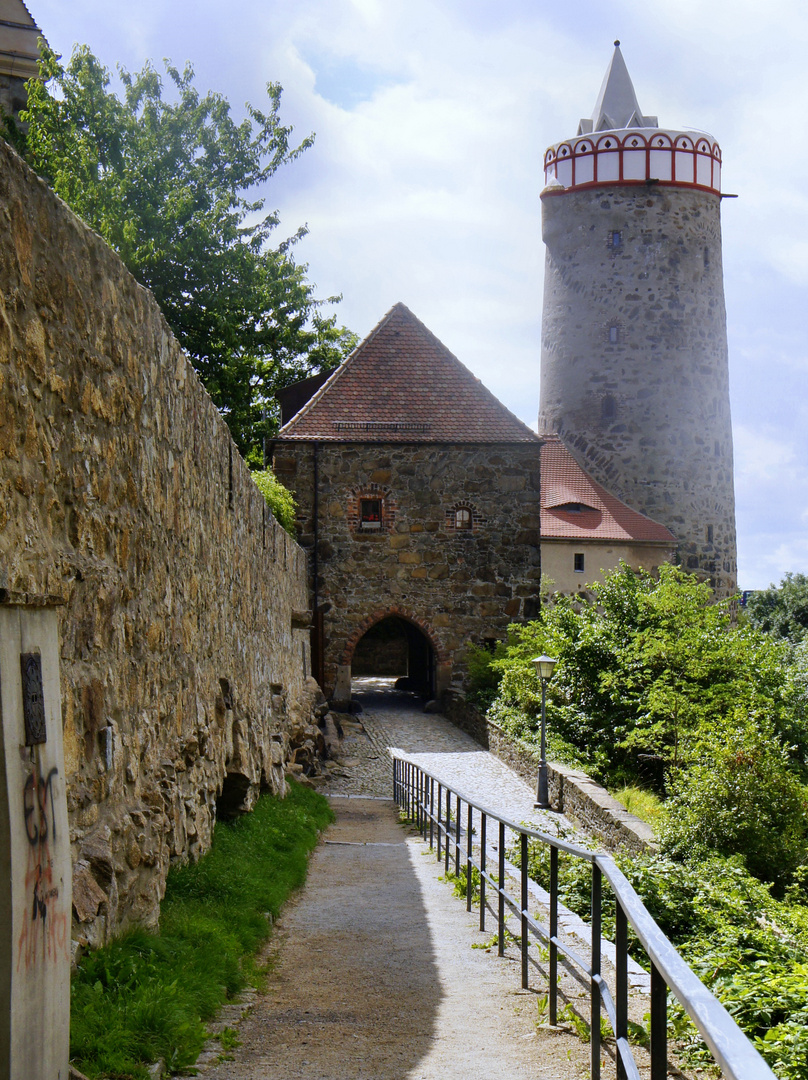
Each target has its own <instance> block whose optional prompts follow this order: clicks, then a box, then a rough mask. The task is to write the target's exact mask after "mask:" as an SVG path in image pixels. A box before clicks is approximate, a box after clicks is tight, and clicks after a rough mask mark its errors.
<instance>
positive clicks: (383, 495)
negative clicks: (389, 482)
mask: <svg viewBox="0 0 808 1080" xmlns="http://www.w3.org/2000/svg"><path fill="white" fill-rule="evenodd" d="M365 499H368V500H373V501H375V502H378V503H380V505H381V521H380V522H379V523H378V525H377V524H376V523H375V522H374V523H373V524H372V525H371V524H367V525H363V523H362V502H363V501H364V500H365ZM396 510H397V507H396V501H395V499H394V498H393V496H392V493H391V489H390V488H389V487H382V486H381V484H365V485H364V486H363V487H359V488H354V489H353V490H352V491H351V492H350V493H349V495H348V507H347V518H348V528H349V529H350V530H351V532H352V533H358V534H360V535H362V536H372V535H375V536H378V535H380V534H381V533H389V532H392V531H393V528H394V526H395V523H396Z"/></svg>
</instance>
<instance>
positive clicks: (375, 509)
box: [359, 499, 382, 531]
mask: <svg viewBox="0 0 808 1080" xmlns="http://www.w3.org/2000/svg"><path fill="white" fill-rule="evenodd" d="M359 525H360V527H361V528H362V529H367V530H368V531H370V530H373V529H381V527H382V500H381V499H360V500H359Z"/></svg>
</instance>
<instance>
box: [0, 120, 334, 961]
mask: <svg viewBox="0 0 808 1080" xmlns="http://www.w3.org/2000/svg"><path fill="white" fill-rule="evenodd" d="M0 603H4V604H14V605H23V606H50V605H55V606H57V607H58V612H59V636H60V650H61V657H60V661H61V692H62V715H63V718H64V745H65V772H66V779H67V784H68V806H69V816H70V835H71V842H72V857H73V864H74V891H73V896H74V938H75V940H76V941H78V942H79V943H89V944H92V945H96V944H100V943H101V942H103V941H104V940H106V939H107V938H108V937H109V935H110V934H111V933H112V932H113V931H116V930H119V929H121V928H124V927H126V926H127V925H129V924H133V923H145V924H150V923H154V922H155V921H156V919H157V917H158V914H159V901H160V898H161V896H162V893H163V890H164V884H165V877H166V873H167V870H168V868H169V865H170V864H171V863H172V862H174V861H176V860H183V859H186V858H191V859H195V858H196V857H198V856H199V854H200V853H202V852H203V851H204V850H205V849H206V848H207V847H208V845H209V843H210V838H211V829H212V826H213V822H214V819H215V816H216V812H217V800H218V802H219V809H220V810H222V809H228V810H231V811H232V810H235V809H247V808H249V807H250V806H251V804H252V801H253V799H254V797H255V795H256V793H257V792H258V790H259V788H260V787H261V786H265V787H268V788H271V789H273V790H276V791H281V790H283V789H284V787H285V780H284V769H285V766H286V763H287V761H288V759H289V757H290V755H291V754H292V752H293V750H294V748H295V747H298V753H297V755H296V758H297V761H298V762H299V761H300V748H301V747H303V749H304V751H305V752H308V751H310V750H311V749H312V747H313V746H314V743H315V742H316V739H317V737H318V732H317V728H316V727H313V726H312V723H311V722H312V716H313V711H312V710H313V709H314V708H315V706H317V707H318V713H322V712H323V711H324V705H323V704H322V699H319V706H318V705H317V703H318V693H319V691H318V688H317V686H316V683H314V681H313V680H312V679H311V678H309V677H308V676H309V675H310V666H309V665H310V658H309V644H308V636H309V635H308V629H307V627H308V622H309V616H308V614H307V612H306V608H307V594H306V567H305V559H304V556H303V554H302V552H301V550H300V549H299V548H298V546H297V545H296V544H295V543H294V541H293V540H292V539H291V538H290V537H289V536H288V535H287V534H286V533H285V532H284V530H283V529H282V528H281V527H280V526H279V525H278V524H277V522H276V521H275V520H274V518H273V517H272V514H271V513H270V511H269V509H268V507H267V505H266V503H265V501H264V499H263V497H262V496H261V494H260V492H259V491H258V489H257V488H256V486H255V485H254V484H253V482H252V480H251V479H250V475H249V472H248V470H247V469H246V467H245V465H244V464H243V462H242V460H241V458H240V457H239V455H238V452H237V451H236V448H235V446H234V444H233V442H232V439H231V438H230V434H229V432H228V429H227V427H226V425H225V424H224V422H223V420H222V418H221V416H220V415H219V413H218V412H217V410H216V408H215V407H214V405H213V403H212V402H211V400H210V398H209V397H208V395H207V394H206V392H205V391H204V389H203V388H202V386H201V384H200V382H199V380H198V379H197V377H196V375H195V373H194V371H193V369H192V368H191V365H190V363H189V362H188V360H187V359H186V357H185V356H184V354H183V353H182V351H181V350H180V348H179V345H178V344H177V342H176V341H175V339H174V338H173V336H172V334H171V332H170V330H169V328H168V326H167V324H166V322H165V320H164V319H163V317H162V315H161V313H160V311H159V310H158V308H157V305H156V304H155V302H154V300H153V298H152V296H151V294H150V293H149V292H147V291H146V290H145V289H143V288H141V287H140V286H139V285H138V284H137V283H136V282H135V281H134V280H133V279H132V277H131V276H130V275H129V274H128V273H127V271H126V269H125V268H124V266H123V264H122V263H121V261H120V260H119V259H118V257H117V256H116V255H115V254H114V253H113V252H112V251H111V250H110V249H109V248H108V247H107V246H106V244H104V243H103V242H102V240H101V239H100V238H99V237H98V236H97V235H96V234H95V233H93V232H92V231H91V230H90V229H88V228H87V227H86V226H85V225H84V224H83V223H82V222H81V221H80V220H79V219H78V218H77V217H75V215H73V214H72V213H71V212H70V211H69V210H68V209H67V207H66V206H65V205H64V204H63V203H62V202H61V201H60V200H59V199H57V198H56V197H55V196H54V195H53V193H52V192H51V191H50V190H49V189H48V188H47V187H46V186H45V185H44V184H43V183H42V182H41V181H40V180H39V179H38V178H37V177H36V176H35V175H34V174H33V173H32V172H31V171H30V170H29V169H27V168H26V166H25V165H24V164H23V162H22V161H21V160H20V159H19V158H18V157H17V156H16V155H15V154H14V153H13V151H11V150H10V149H9V148H8V147H7V146H6V144H5V143H2V142H0Z"/></svg>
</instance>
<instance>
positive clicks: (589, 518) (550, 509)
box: [541, 435, 676, 546]
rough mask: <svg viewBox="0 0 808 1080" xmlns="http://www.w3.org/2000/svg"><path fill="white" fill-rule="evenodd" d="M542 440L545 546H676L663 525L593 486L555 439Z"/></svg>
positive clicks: (604, 490) (563, 446)
mask: <svg viewBox="0 0 808 1080" xmlns="http://www.w3.org/2000/svg"><path fill="white" fill-rule="evenodd" d="M542 438H543V440H544V444H543V446H542V448H541V538H542V540H611V541H624V542H626V543H630V542H632V541H634V542H643V543H648V544H667V545H669V546H672V545H674V544H675V543H676V537H675V536H674V535H673V533H672V532H671V531H670V530H669V529H667V528H666V527H665V526H664V525H660V524H659V522H657V521H652V520H651V518H648V517H646V516H645V515H644V514H641V513H639V512H638V511H637V510H632V509H631V507H629V506H626V504H625V503H624V502H621V501H620V499H618V498H617V497H616V496H615V495H612V494H610V493H609V492H608V491H607V490H606V488H604V487H601V485H600V484H598V483H597V482H596V481H595V480H593V479H592V477H591V476H590V475H589V474H588V473H587V472H585V471H584V470H583V469H582V468H581V466H580V465H579V464H578V462H577V461H576V460H575V458H574V457H573V456H572V454H571V453H570V452H569V450H568V449H567V447H566V446H565V445H564V443H563V442H562V441H561V439H560V438H559V437H558V436H557V435H544V436H542Z"/></svg>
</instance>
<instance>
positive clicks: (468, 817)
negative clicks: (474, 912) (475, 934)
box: [466, 803, 474, 911]
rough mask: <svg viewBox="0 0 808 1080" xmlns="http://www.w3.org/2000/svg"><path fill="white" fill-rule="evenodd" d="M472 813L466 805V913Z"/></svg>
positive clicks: (469, 893) (467, 906) (469, 878)
mask: <svg viewBox="0 0 808 1080" xmlns="http://www.w3.org/2000/svg"><path fill="white" fill-rule="evenodd" d="M473 815H474V811H473V810H472V808H471V803H469V804H468V813H467V814H466V911H471V893H472V888H471V828H472V825H473V824H474V816H473Z"/></svg>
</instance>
